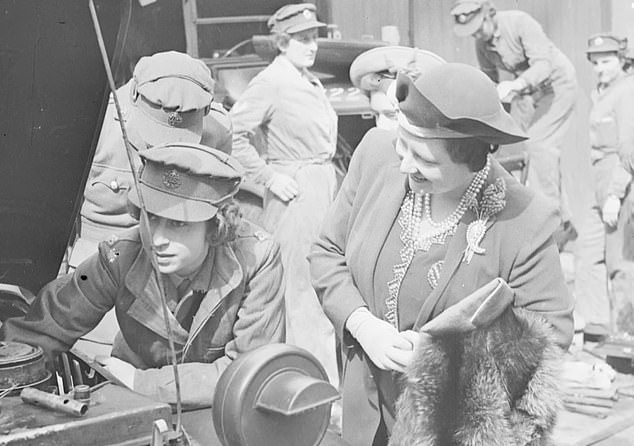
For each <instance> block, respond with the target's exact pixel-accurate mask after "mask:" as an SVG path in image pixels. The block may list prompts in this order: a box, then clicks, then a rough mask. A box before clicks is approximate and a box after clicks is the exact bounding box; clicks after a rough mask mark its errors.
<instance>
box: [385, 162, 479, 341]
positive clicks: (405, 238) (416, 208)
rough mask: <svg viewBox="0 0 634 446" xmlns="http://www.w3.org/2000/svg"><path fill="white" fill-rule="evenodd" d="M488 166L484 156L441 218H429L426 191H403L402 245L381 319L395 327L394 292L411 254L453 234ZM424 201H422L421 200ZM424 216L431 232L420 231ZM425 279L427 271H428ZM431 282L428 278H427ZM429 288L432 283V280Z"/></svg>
mask: <svg viewBox="0 0 634 446" xmlns="http://www.w3.org/2000/svg"><path fill="white" fill-rule="evenodd" d="M490 168H491V161H490V159H489V158H488V157H487V163H486V165H485V166H484V167H483V168H482V169H481V170H480V171H478V173H476V174H475V175H474V177H473V180H471V184H470V185H469V187H468V188H467V190H466V191H465V193H464V195H463V196H462V198H460V203H459V204H458V207H457V208H456V210H455V211H454V212H452V213H451V215H449V216H448V217H447V218H445V219H444V220H443V221H441V222H439V223H437V222H435V221H433V220H432V218H431V201H430V197H429V194H425V199H424V198H423V196H421V195H420V194H415V193H414V192H412V191H409V192H408V193H407V196H406V197H405V200H403V204H402V206H401V216H400V218H399V219H398V222H399V224H400V226H401V236H400V238H401V241H402V242H403V247H402V248H401V250H400V251H399V256H400V260H401V262H400V263H398V264H396V265H394V266H393V267H392V273H393V277H392V279H391V280H390V281H389V282H388V283H387V289H388V296H387V298H386V299H385V307H386V310H385V320H386V321H388V322H389V323H390V324H392V325H393V326H394V327H396V328H398V327H399V324H398V296H399V293H400V289H401V283H402V282H403V278H404V277H405V273H406V272H407V269H408V268H409V265H410V264H411V263H412V260H413V259H414V255H415V254H416V252H417V251H419V250H422V251H429V248H430V247H431V245H432V244H433V243H438V244H444V243H445V240H446V239H447V237H448V236H450V235H454V234H455V233H456V229H457V228H458V222H459V221H460V219H461V218H462V217H463V215H464V213H465V212H466V211H467V209H468V208H469V206H470V205H471V204H472V203H474V202H477V201H476V200H477V196H478V194H479V193H480V190H481V189H482V186H484V182H485V181H486V179H487V177H488V176H489V170H490ZM423 201H425V205H424V204H423ZM423 208H425V215H424V216H423ZM424 219H427V220H428V221H429V222H430V224H431V226H432V227H433V228H434V230H433V231H431V232H425V233H423V230H422V223H423V221H424ZM441 268H442V263H439V262H436V263H435V264H434V265H432V269H435V270H434V274H436V275H437V276H440V270H441ZM428 280H429V273H428ZM430 283H431V282H430ZM431 286H432V288H435V286H434V285H433V284H432V285H431Z"/></svg>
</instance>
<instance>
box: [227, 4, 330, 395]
mask: <svg viewBox="0 0 634 446" xmlns="http://www.w3.org/2000/svg"><path fill="white" fill-rule="evenodd" d="M268 25H269V28H270V30H271V37H272V38H273V39H274V42H275V45H276V48H277V51H278V55H277V56H276V57H275V59H274V60H273V62H271V64H270V65H269V66H268V67H266V68H265V69H264V70H263V71H262V72H260V73H259V74H258V75H257V76H256V77H254V78H253V79H252V80H251V82H250V83H249V86H248V87H247V89H246V90H245V91H244V93H242V95H241V96H240V97H239V98H238V101H237V102H236V103H235V105H234V106H233V108H232V109H231V119H232V121H233V152H232V153H233V155H234V156H235V157H236V158H237V159H238V161H240V164H242V165H243V166H244V168H245V169H246V171H247V176H248V177H249V178H250V179H252V180H253V181H255V182H256V183H259V184H261V185H263V186H264V187H265V191H266V192H265V195H264V210H263V213H262V217H261V220H260V221H261V223H262V225H263V226H264V228H265V229H266V230H268V231H269V232H271V234H273V237H274V238H275V239H276V240H277V241H279V243H280V245H281V249H282V261H283V263H284V268H285V273H286V276H285V281H286V315H287V320H286V322H287V326H286V333H287V339H288V342H289V343H291V344H294V345H298V346H300V347H303V348H305V349H308V350H310V351H311V352H312V353H313V354H314V355H315V356H316V357H317V359H319V361H320V362H321V363H322V364H323V366H324V368H325V369H326V371H327V372H328V376H329V377H330V379H331V381H332V383H333V384H334V385H335V386H336V383H337V380H338V376H337V363H336V359H335V335H334V330H333V327H332V325H331V324H330V322H329V321H328V319H327V318H326V317H325V316H324V314H323V312H322V311H321V308H320V307H319V301H318V299H317V296H316V295H315V291H314V290H313V288H312V287H311V285H310V272H309V270H308V261H307V260H306V256H307V255H308V251H309V249H310V245H311V244H312V243H313V241H314V240H315V238H316V237H317V234H318V233H319V227H320V225H321V222H322V221H323V218H324V215H325V213H326V210H327V209H328V206H329V205H330V204H331V203H332V200H333V199H334V194H335V190H336V186H337V179H336V176H335V169H334V166H333V164H332V158H333V155H334V154H335V150H336V146H337V114H336V113H335V111H334V109H333V108H332V105H331V104H330V101H329V100H328V98H327V96H326V93H325V90H324V88H323V86H322V85H321V83H320V81H319V79H317V77H316V76H315V75H314V74H312V73H311V72H310V71H309V69H310V67H312V66H313V64H314V62H315V57H316V55H317V49H318V44H317V32H318V30H319V28H320V27H323V26H326V24H325V23H322V22H319V21H318V20H317V16H316V8H315V5H314V4H312V3H298V4H289V5H285V6H282V7H281V8H280V9H278V10H277V11H276V12H275V13H274V14H273V15H272V16H271V18H270V19H269V21H268ZM256 135H257V136H256ZM258 136H261V138H258ZM258 143H260V144H258ZM256 146H257V148H256Z"/></svg>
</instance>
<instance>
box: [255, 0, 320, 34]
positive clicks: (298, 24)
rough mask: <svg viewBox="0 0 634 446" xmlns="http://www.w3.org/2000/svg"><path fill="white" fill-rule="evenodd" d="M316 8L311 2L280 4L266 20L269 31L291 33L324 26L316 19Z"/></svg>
mask: <svg viewBox="0 0 634 446" xmlns="http://www.w3.org/2000/svg"><path fill="white" fill-rule="evenodd" d="M316 11H317V9H316V7H315V5H313V4H312V3H298V4H292V5H285V6H282V7H281V8H280V9H278V10H277V11H275V13H274V14H273V15H272V16H271V17H270V18H269V20H268V21H267V25H268V27H269V30H270V31H271V32H276V33H287V34H293V33H298V32H300V31H305V30H307V29H311V28H320V27H322V26H326V24H325V23H322V22H320V21H318V20H317V12H316Z"/></svg>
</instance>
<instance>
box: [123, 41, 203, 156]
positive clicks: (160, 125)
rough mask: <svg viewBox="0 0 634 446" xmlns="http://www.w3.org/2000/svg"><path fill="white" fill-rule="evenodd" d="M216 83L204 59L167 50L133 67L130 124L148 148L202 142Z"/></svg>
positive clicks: (143, 58)
mask: <svg viewBox="0 0 634 446" xmlns="http://www.w3.org/2000/svg"><path fill="white" fill-rule="evenodd" d="M213 88H214V81H213V79H212V77H211V72H210V71H209V68H208V67H207V66H206V65H205V63H204V62H203V61H201V60H198V59H194V58H193V57H191V56H189V55H187V54H184V53H179V52H177V51H167V52H162V53H156V54H154V55H152V56H147V57H142V58H141V59H140V60H139V62H138V63H137V64H136V66H135V67H134V74H133V79H132V88H131V89H130V94H131V96H132V101H131V102H132V106H131V107H130V118H129V124H130V126H133V127H134V128H135V130H136V131H138V132H139V134H140V136H141V138H142V139H143V140H145V141H146V142H147V144H149V145H152V146H154V145H160V144H165V143H168V142H179V141H185V142H196V143H198V142H200V138H201V135H202V127H203V117H204V116H205V114H207V113H208V112H209V105H210V104H211V101H212V100H213Z"/></svg>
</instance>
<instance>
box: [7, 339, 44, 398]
mask: <svg viewBox="0 0 634 446" xmlns="http://www.w3.org/2000/svg"><path fill="white" fill-rule="evenodd" d="M50 377H51V373H50V372H49V371H48V370H47V369H46V363H45V358H44V351H43V350H42V349H41V348H40V347H32V346H30V345H27V344H22V343H20V342H0V390H4V389H8V388H13V390H14V391H15V392H17V391H18V390H20V389H23V388H25V387H31V386H39V385H42V384H44V383H45V382H46V381H48V380H49V378H50Z"/></svg>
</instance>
